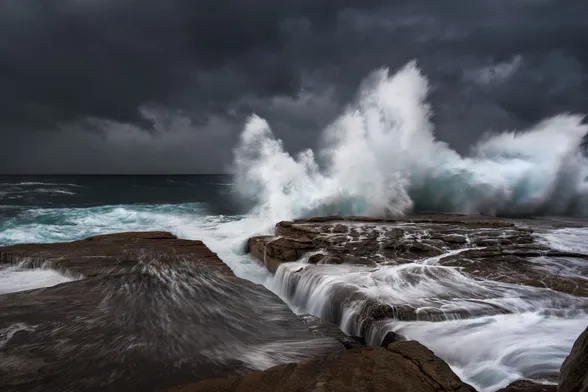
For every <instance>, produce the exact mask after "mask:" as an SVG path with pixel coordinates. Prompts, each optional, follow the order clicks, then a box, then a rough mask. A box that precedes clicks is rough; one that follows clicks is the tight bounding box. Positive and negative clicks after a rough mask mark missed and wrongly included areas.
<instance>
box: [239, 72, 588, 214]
mask: <svg viewBox="0 0 588 392" xmlns="http://www.w3.org/2000/svg"><path fill="white" fill-rule="evenodd" d="M428 90H429V84H428V82H427V80H426V78H425V77H424V76H423V75H422V74H421V73H420V71H419V69H418V68H417V66H416V63H414V62H411V63H409V64H407V65H406V66H405V67H404V68H402V69H401V70H400V71H398V72H397V73H396V74H394V75H390V73H389V70H388V69H380V70H377V71H375V72H373V73H372V74H371V75H370V76H369V77H367V78H366V80H365V81H364V82H363V83H362V85H361V86H360V89H359V93H358V96H357V99H356V101H355V102H354V103H353V104H352V105H350V106H349V107H348V108H347V109H346V110H345V111H344V112H343V114H342V115H341V116H340V117H339V118H337V119H336V120H335V121H334V122H333V123H332V124H331V125H330V126H328V127H327V129H325V131H324V135H323V136H324V142H325V143H324V145H325V147H323V148H322V149H321V150H320V151H318V153H317V155H316V156H315V153H314V152H313V151H311V150H306V151H303V152H301V153H300V154H299V155H298V156H296V157H292V156H290V155H289V154H288V153H287V152H286V151H285V150H284V148H283V145H282V142H281V141H280V140H278V139H276V138H275V137H274V135H273V134H272V131H271V129H270V127H269V125H268V123H267V122H266V121H265V120H264V119H262V118H260V117H258V116H252V117H251V118H250V119H249V121H248V123H247V124H246V126H245V129H244V131H243V133H242V135H241V140H240V145H239V146H238V148H237V149H236V150H235V171H236V176H235V181H236V187H237V191H238V192H239V194H240V195H242V196H244V197H247V198H249V199H252V200H255V201H256V202H257V212H258V213H260V214H262V215H263V216H265V217H267V218H269V219H271V220H273V221H276V220H278V219H288V218H292V217H299V216H310V215H325V214H355V215H371V216H385V215H402V214H405V213H409V212H411V211H419V210H420V211H422V210H437V211H446V212H463V213H476V212H479V213H485V214H500V215H539V214H554V215H563V214H578V215H585V214H586V213H587V212H588V204H586V201H587V199H586V194H587V192H588V184H587V183H586V182H585V179H586V177H587V175H588V161H587V160H586V157H585V155H583V153H582V150H581V143H582V139H583V137H584V136H585V135H586V134H587V133H588V126H587V125H586V124H583V123H582V121H583V117H582V116H577V115H560V116H556V117H553V118H550V119H548V120H545V121H543V122H541V123H539V124H537V125H536V126H534V127H532V128H531V129H528V130H525V131H523V132H515V131H505V132H503V133H501V134H497V135H493V136H490V137H487V138H485V139H483V140H482V141H481V142H479V143H478V144H477V145H476V146H474V147H473V148H472V151H471V153H470V155H468V156H461V155H460V154H458V153H457V152H456V151H454V150H452V149H451V148H450V147H449V146H448V145H447V144H445V143H443V142H440V141H438V140H436V139H435V134H434V127H433V125H432V123H431V114H432V111H431V108H430V106H429V105H428V104H427V103H426V98H427V93H428ZM461 131H462V132H467V130H465V129H464V130H461Z"/></svg>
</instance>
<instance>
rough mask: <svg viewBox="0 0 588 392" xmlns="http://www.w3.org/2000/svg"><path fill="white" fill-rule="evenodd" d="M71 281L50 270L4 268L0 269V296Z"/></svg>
mask: <svg viewBox="0 0 588 392" xmlns="http://www.w3.org/2000/svg"><path fill="white" fill-rule="evenodd" d="M71 280H72V279H71V278H68V277H65V276H63V275H61V274H60V273H58V272H57V271H55V270H52V269H26V268H19V267H6V268H2V269H0V294H7V293H14V292H18V291H26V290H31V289H37V288H41V287H50V286H55V285H58V284H61V283H65V282H70V281H71Z"/></svg>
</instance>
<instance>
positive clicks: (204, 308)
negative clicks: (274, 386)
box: [0, 233, 344, 392]
mask: <svg viewBox="0 0 588 392" xmlns="http://www.w3.org/2000/svg"><path fill="white" fill-rule="evenodd" d="M0 260H1V261H2V262H3V263H5V264H7V263H9V264H12V265H20V268H23V269H26V268H38V267H41V266H42V267H44V268H54V269H56V270H57V271H60V272H61V273H64V274H68V275H69V276H71V277H72V278H73V280H72V281H70V282H68V283H63V284H59V285H56V286H53V287H45V288H41V289H35V290H29V291H22V292H15V293H8V294H3V295H0V390H2V391H7V392H8V391H43V392H46V391H121V390H140V391H156V390H162V389H165V388H167V387H170V386H173V385H178V384H183V383H189V382H194V381H198V380H201V379H204V378H210V377H225V376H229V375H239V374H244V373H247V372H249V371H251V370H255V369H265V368H267V367H269V366H273V365H275V364H280V363H286V362H291V361H298V360H304V359H309V358H317V357H321V356H324V355H333V354H334V353H337V352H341V351H344V348H343V346H342V345H341V344H340V343H339V342H337V341H336V340H335V339H333V338H330V337H325V336H318V337H317V336H314V335H313V334H312V333H311V332H310V331H309V329H308V328H307V327H306V325H305V324H304V323H303V322H301V321H300V320H299V319H298V317H297V316H295V315H294V314H293V313H292V312H291V311H290V309H289V308H288V307H287V306H286V305H285V304H284V303H283V302H282V301H281V300H280V299H279V298H278V297H277V296H276V295H274V294H273V293H271V292H270V291H268V290H267V289H265V288H264V287H262V286H259V285H255V284H253V283H251V282H249V281H246V280H243V279H240V278H237V277H235V276H234V274H233V273H232V272H231V270H230V269H229V268H228V267H227V266H226V265H225V264H224V263H223V262H222V261H221V260H220V259H219V258H218V257H217V256H216V255H215V254H214V253H213V252H211V251H210V250H209V249H208V248H206V246H205V245H204V244H203V243H202V242H200V241H187V240H180V239H177V238H176V237H174V236H173V235H171V234H169V233H122V234H113V235H106V236H97V237H92V238H88V239H86V240H82V241H75V242H71V243H61V244H39V245H18V246H10V247H2V248H0Z"/></svg>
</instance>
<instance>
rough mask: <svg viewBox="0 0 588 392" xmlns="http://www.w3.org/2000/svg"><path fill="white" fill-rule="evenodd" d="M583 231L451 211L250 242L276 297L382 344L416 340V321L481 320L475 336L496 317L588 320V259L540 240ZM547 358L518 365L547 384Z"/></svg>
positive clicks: (327, 224)
mask: <svg viewBox="0 0 588 392" xmlns="http://www.w3.org/2000/svg"><path fill="white" fill-rule="evenodd" d="M580 226H581V225H575V224H574V223H567V222H550V221H540V220H516V221H513V220H507V219H499V218H495V217H486V216H476V215H454V214H431V215H419V216H414V217H407V218H403V219H370V218H363V217H338V216H334V217H319V218H312V219H306V220H295V221H284V222H279V223H278V224H277V225H276V227H275V233H274V234H273V235H272V236H260V237H253V238H251V239H250V240H249V242H248V245H249V250H250V252H251V253H252V255H253V256H255V257H256V258H258V259H259V260H260V261H262V262H263V263H264V264H265V265H266V267H267V268H268V269H269V270H270V271H273V272H274V278H275V279H274V280H275V281H276V282H279V283H278V284H276V287H277V288H278V290H279V294H280V296H281V297H282V298H286V299H287V301H288V303H289V304H290V305H291V306H293V307H295V308H298V309H306V310H307V311H308V309H310V310H311V312H312V314H314V315H315V316H319V317H320V318H321V319H324V320H328V321H330V322H333V323H334V324H336V325H338V326H340V328H341V329H342V330H343V331H345V332H346V333H348V334H351V335H354V336H359V337H362V338H364V339H365V340H366V342H367V343H368V345H369V346H379V345H381V344H382V342H387V341H388V339H391V338H392V339H394V335H389V334H390V333H395V332H400V333H401V334H406V335H407V336H409V337H410V333H411V323H412V322H417V323H420V324H419V325H422V324H423V323H424V322H433V323H436V322H440V323H441V322H452V321H455V320H478V322H474V321H472V322H471V323H469V324H467V325H468V327H467V328H470V329H471V330H473V329H476V328H481V326H482V325H485V324H486V323H488V325H490V324H491V323H492V322H493V320H494V319H492V320H490V319H489V318H488V317H498V318H500V317H506V316H510V315H512V316H513V317H514V316H516V315H521V314H525V315H529V317H537V318H546V319H549V318H551V319H558V320H559V319H561V320H563V319H569V318H570V317H572V318H573V317H576V318H575V320H576V319H577V320H580V319H582V318H583V317H585V314H586V312H587V311H588V255H586V254H582V253H575V252H566V251H562V250H558V249H554V248H551V245H550V243H549V242H548V241H547V240H545V237H543V235H544V234H545V233H549V232H550V230H558V229H562V228H566V227H580ZM531 315H532V316H531ZM501 320H504V319H503V318H502V319H501ZM464 325H465V324H464ZM423 328H424V327H423ZM431 328H433V327H431ZM440 328H442V327H440ZM446 328H447V329H446V331H449V330H451V331H456V332H447V333H455V339H456V340H455V341H456V342H459V339H460V338H459V335H460V333H459V332H457V331H458V330H459V328H458V327H457V324H451V325H448V326H447V327H446ZM463 328H464V332H465V333H469V332H468V331H467V330H466V329H467V328H466V327H465V326H464V327H463ZM529 333H530V334H532V333H533V332H532V331H529ZM472 334H473V332H472ZM509 336H510V335H509ZM521 336H522V338H523V337H524V335H521ZM413 338H414V337H413ZM400 339H402V336H400ZM508 339H512V338H511V337H509V338H508ZM554 339H557V336H554ZM496 340H499V339H496ZM505 341H506V340H505ZM481 343H482V346H484V342H481ZM506 344H508V343H506ZM473 349H476V348H475V347H473ZM487 349H490V348H487ZM456 350H457V348H456ZM464 350H468V348H465V347H464ZM481 350H483V349H481ZM454 351H455V350H454ZM447 352H448V354H447V355H448V356H449V357H451V355H452V354H451V353H452V350H447ZM482 352H483V351H480V354H479V355H482V354H481V353H482ZM505 355H506V354H505ZM520 355H523V354H522V353H521V354H520ZM505 358H508V356H507V357H505ZM507 360H508V359H507ZM546 360H547V359H546ZM550 360H551V359H549V360H547V361H550ZM540 361H541V359H538V358H534V359H533V360H532V361H530V362H529V365H527V364H524V363H522V362H517V363H516V364H514V361H513V365H512V366H513V367H515V366H521V368H523V369H525V370H524V372H522V373H519V374H522V375H523V376H524V377H529V378H532V379H534V380H540V379H541V378H542V374H540V373H541V372H538V371H536V370H535V369H534V366H537V369H538V368H541V366H539V363H540ZM530 363H533V365H531V364H530ZM535 364H537V365H535ZM462 366H463V364H462ZM547 368H548V369H549V372H555V373H557V369H556V368H554V369H552V367H551V366H550V365H547ZM562 372H563V368H562ZM497 374H498V373H497ZM480 382H481V383H482V385H486V386H488V385H490V386H491V385H494V384H495V381H489V380H481V381H480ZM484 383H486V384H484ZM496 385H497V384H496ZM537 385H540V384H537ZM522 387H525V385H523V384H517V385H513V386H512V388H522ZM527 387H528V385H527ZM541 387H543V386H541ZM545 388H548V387H545ZM512 390H516V389H512Z"/></svg>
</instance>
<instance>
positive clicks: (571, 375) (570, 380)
mask: <svg viewBox="0 0 588 392" xmlns="http://www.w3.org/2000/svg"><path fill="white" fill-rule="evenodd" d="M557 391H558V392H588V327H587V328H586V330H585V331H584V332H583V333H582V334H581V335H580V337H579V338H578V340H576V343H574V347H573V348H572V351H571V352H570V355H569V356H568V357H567V358H566V360H565V361H564V363H563V365H562V366H561V376H560V383H559V386H558V388H557Z"/></svg>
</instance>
